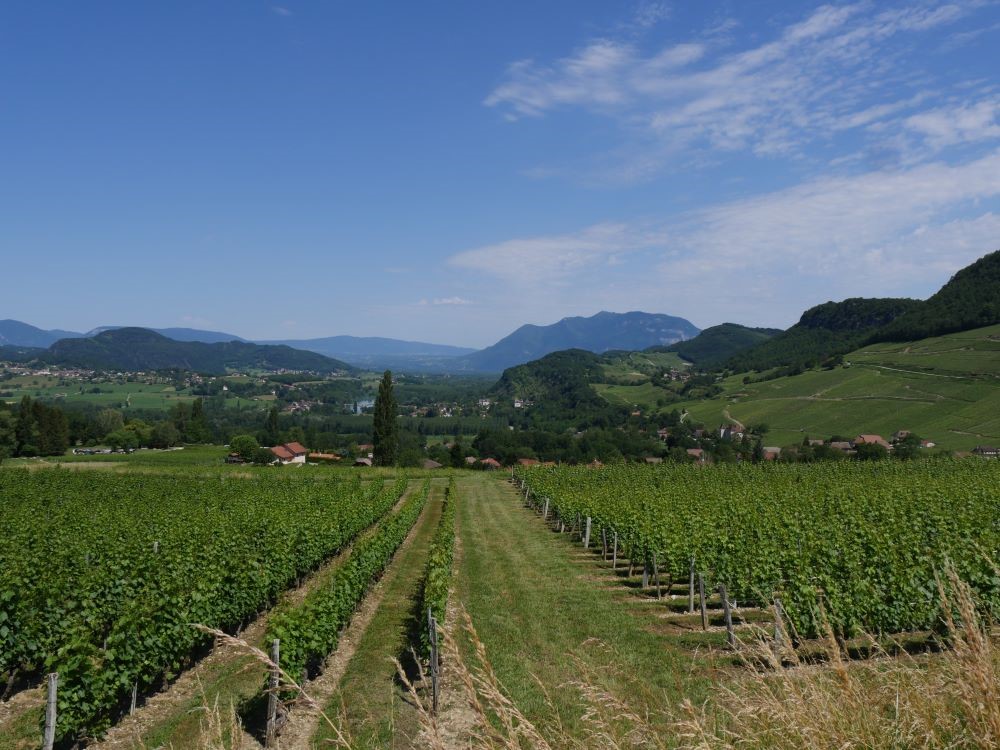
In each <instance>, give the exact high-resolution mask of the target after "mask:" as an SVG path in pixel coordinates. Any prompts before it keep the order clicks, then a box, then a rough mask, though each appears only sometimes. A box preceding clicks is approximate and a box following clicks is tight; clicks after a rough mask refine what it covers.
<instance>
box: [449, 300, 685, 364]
mask: <svg viewBox="0 0 1000 750" xmlns="http://www.w3.org/2000/svg"><path fill="white" fill-rule="evenodd" d="M700 330H701V329H699V328H698V327H696V326H695V325H694V324H693V323H691V322H690V321H688V320H685V319H684V318H679V317H676V316H673V315H664V314H659V313H645V312H640V311H631V312H625V313H612V312H607V311H604V310H602V311H601V312H599V313H597V314H595V315H592V316H590V317H582V316H574V317H567V318H562V319H561V320H559V321H557V322H555V323H552V324H551V325H547V326H539V325H534V324H530V323H529V324H525V325H523V326H521V327H520V328H518V329H517V330H515V331H514V332H513V333H510V334H508V335H507V336H505V337H504V338H502V339H500V340H499V341H498V342H497V343H495V344H493V345H492V346H488V347H486V348H485V349H481V350H479V351H478V352H476V353H474V354H470V355H468V356H466V357H462V358H461V362H460V363H459V365H460V366H461V367H462V368H463V369H467V370H472V371H476V372H503V371H504V370H506V369H508V368H509V367H515V366H517V365H520V364H526V363H527V362H531V361H534V360H536V359H540V358H541V357H544V356H545V355H547V354H551V353H553V352H557V351H563V350H567V349H581V350H583V351H589V352H592V353H595V354H601V353H603V352H606V351H610V350H612V349H628V350H635V351H639V350H642V349H648V348H649V347H651V346H657V345H668V344H673V343H675V342H677V341H682V340H686V339H690V338H694V337H695V336H697V335H698V333H700Z"/></svg>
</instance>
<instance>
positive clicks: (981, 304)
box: [873, 250, 1000, 341]
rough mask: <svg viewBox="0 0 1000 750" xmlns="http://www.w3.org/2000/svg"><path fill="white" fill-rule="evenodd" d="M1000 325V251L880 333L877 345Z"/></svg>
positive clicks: (965, 269)
mask: <svg viewBox="0 0 1000 750" xmlns="http://www.w3.org/2000/svg"><path fill="white" fill-rule="evenodd" d="M997 323H1000V250H997V251H996V252H993V253H990V254H989V255H986V256H984V257H982V258H980V259H979V260H977V261H976V262H975V263H973V264H972V265H971V266H967V267H965V268H963V269H962V270H961V271H959V272H958V273H956V274H955V275H954V276H953V277H952V278H951V280H950V281H949V282H948V283H947V284H945V285H944V286H943V287H941V289H940V290H939V291H938V292H937V294H935V295H934V296H933V297H931V298H930V299H928V300H927V301H926V302H924V303H923V304H921V305H920V306H919V307H917V308H915V309H913V310H910V311H909V312H907V313H906V314H905V315H901V316H899V317H898V318H896V319H895V320H894V321H892V322H891V323H890V324H889V325H887V326H885V327H884V328H882V329H881V330H880V331H878V332H877V333H876V334H875V336H874V337H873V341H913V340H915V339H924V338H930V337H931V336H943V335H945V334H948V333H957V332H959V331H967V330H970V329H973V328H981V327H983V326H989V325H995V324H997Z"/></svg>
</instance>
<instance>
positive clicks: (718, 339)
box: [647, 323, 783, 369]
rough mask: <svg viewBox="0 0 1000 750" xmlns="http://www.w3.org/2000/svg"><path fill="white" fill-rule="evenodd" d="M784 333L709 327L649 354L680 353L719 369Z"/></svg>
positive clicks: (733, 326) (732, 325)
mask: <svg viewBox="0 0 1000 750" xmlns="http://www.w3.org/2000/svg"><path fill="white" fill-rule="evenodd" d="M781 333H783V331H782V330H781V329H780V328H748V327H747V326H741V325H739V324H738V323H723V324H721V325H717V326H712V327H711V328H706V329H705V330H704V331H702V332H701V333H699V334H698V335H697V336H695V337H694V338H693V339H690V340H689V341H679V342H677V343H676V344H671V345H670V346H656V347H653V348H651V349H649V350H647V351H669V352H676V353H677V354H679V355H680V356H681V357H683V358H684V359H686V360H687V361H688V362H693V363H694V364H696V365H698V366H699V367H702V368H705V369H711V368H714V367H717V366H719V365H721V364H722V363H724V362H725V361H726V360H728V359H729V358H730V357H732V356H733V355H735V354H737V353H738V352H741V351H744V350H746V349H749V348H751V347H753V346H756V345H757V344H761V343H763V342H764V341H767V340H769V339H772V338H774V337H775V336H777V335H779V334H781Z"/></svg>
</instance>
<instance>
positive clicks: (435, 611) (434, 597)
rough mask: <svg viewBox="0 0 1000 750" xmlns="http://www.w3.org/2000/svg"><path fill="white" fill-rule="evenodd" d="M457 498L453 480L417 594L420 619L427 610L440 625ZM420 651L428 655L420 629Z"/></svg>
mask: <svg viewBox="0 0 1000 750" xmlns="http://www.w3.org/2000/svg"><path fill="white" fill-rule="evenodd" d="M457 501H458V495H457V493H456V489H455V478H454V477H452V478H451V480H450V481H449V482H448V489H447V491H446V493H445V499H444V508H443V510H442V511H441V520H440V522H439V523H438V527H437V531H435V532H434V539H433V540H432V541H431V549H430V554H429V555H428V557H427V567H426V569H425V571H424V581H423V587H422V590H421V601H420V609H419V611H420V615H421V618H423V617H425V616H426V614H427V610H428V609H429V610H430V611H431V614H432V615H433V617H434V619H435V620H436V621H437V622H438V624H441V623H443V622H444V619H445V610H446V609H447V607H448V589H449V588H450V587H451V568H452V562H453V561H454V559H455V513H456V504H457ZM420 632H421V650H422V651H423V652H424V654H425V655H426V654H429V653H430V638H429V634H428V631H427V629H426V628H424V627H421V629H420Z"/></svg>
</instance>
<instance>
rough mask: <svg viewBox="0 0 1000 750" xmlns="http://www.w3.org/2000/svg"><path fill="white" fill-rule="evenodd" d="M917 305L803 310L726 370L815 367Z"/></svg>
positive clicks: (857, 301) (890, 302) (870, 302)
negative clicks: (794, 321) (797, 316)
mask: <svg viewBox="0 0 1000 750" xmlns="http://www.w3.org/2000/svg"><path fill="white" fill-rule="evenodd" d="M921 304H922V303H921V302H920V301H919V300H912V299H861V298H852V299H846V300H844V301H843V302H826V303H824V304H822V305H817V306H816V307H813V308H810V309H809V310H806V311H805V312H804V313H803V314H802V317H801V318H800V319H799V322H798V323H796V324H795V325H794V326H792V327H791V328H789V329H788V330H787V331H784V332H783V333H779V334H778V335H776V336H774V337H773V338H770V339H769V340H767V341H764V342H763V343H760V344H758V345H757V346H754V347H752V348H751V349H748V350H746V351H744V352H741V353H738V354H736V355H734V356H732V357H730V358H729V360H728V361H727V362H726V367H728V368H729V369H730V370H734V371H737V372H745V371H747V370H757V371H758V372H762V371H764V370H770V369H772V368H775V367H784V368H789V369H802V370H805V369H809V368H811V367H816V366H817V365H820V364H823V363H824V362H826V361H829V360H831V359H835V358H836V357H838V356H839V355H842V354H846V353H847V352H849V351H852V350H853V349H856V348H857V347H859V346H861V345H862V344H864V343H866V342H867V341H868V340H869V339H870V338H871V336H872V335H873V334H874V333H875V332H876V331H878V330H879V329H881V328H882V327H883V326H885V325H886V324H888V323H891V322H892V321H893V320H895V319H896V318H898V317H899V316H900V315H903V314H904V313H906V312H909V311H912V310H914V309H916V308H918V307H919V306H920V305H921Z"/></svg>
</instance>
